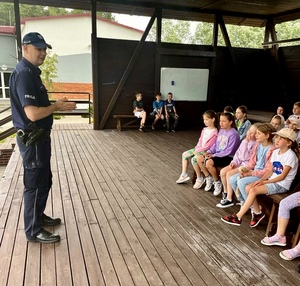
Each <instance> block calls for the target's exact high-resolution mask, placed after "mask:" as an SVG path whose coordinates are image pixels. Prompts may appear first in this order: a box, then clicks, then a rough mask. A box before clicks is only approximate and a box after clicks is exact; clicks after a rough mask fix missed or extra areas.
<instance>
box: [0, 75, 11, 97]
mask: <svg viewBox="0 0 300 286" xmlns="http://www.w3.org/2000/svg"><path fill="white" fill-rule="evenodd" d="M10 74H11V73H10V72H1V73H0V99H8V98H9V85H8V82H9V77H10Z"/></svg>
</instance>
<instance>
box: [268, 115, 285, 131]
mask: <svg viewBox="0 0 300 286" xmlns="http://www.w3.org/2000/svg"><path fill="white" fill-rule="evenodd" d="M270 123H271V124H272V125H273V127H274V128H275V130H276V131H279V130H280V129H282V128H284V119H283V117H282V116H281V117H280V115H274V116H273V117H272V119H271V121H270Z"/></svg>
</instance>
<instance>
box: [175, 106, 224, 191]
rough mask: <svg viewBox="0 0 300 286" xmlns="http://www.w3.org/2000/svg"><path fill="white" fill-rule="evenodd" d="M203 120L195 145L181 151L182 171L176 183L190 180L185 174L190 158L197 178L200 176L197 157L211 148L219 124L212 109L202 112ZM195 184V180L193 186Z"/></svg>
mask: <svg viewBox="0 0 300 286" xmlns="http://www.w3.org/2000/svg"><path fill="white" fill-rule="evenodd" d="M203 121H204V124H205V126H206V127H204V128H203V129H202V131H201V135H200V138H199V140H198V143H197V145H196V146H195V147H194V148H193V149H190V150H187V151H185V152H183V153H182V171H181V175H180V177H179V179H178V180H177V181H176V183H177V184H182V183H184V182H187V181H189V180H190V177H189V175H188V174H187V169H188V165H189V159H191V163H192V165H193V167H194V170H195V172H196V174H197V178H199V177H201V171H200V168H199V166H198V164H197V157H198V156H199V155H201V154H202V153H203V152H205V151H207V150H208V149H209V148H211V147H212V146H213V144H214V143H215V141H216V139H217V136H218V127H217V126H219V121H218V115H217V114H216V113H215V112H214V111H213V110H207V111H206V112H204V114H203ZM196 184H197V180H196V183H195V185H194V188H195V186H196Z"/></svg>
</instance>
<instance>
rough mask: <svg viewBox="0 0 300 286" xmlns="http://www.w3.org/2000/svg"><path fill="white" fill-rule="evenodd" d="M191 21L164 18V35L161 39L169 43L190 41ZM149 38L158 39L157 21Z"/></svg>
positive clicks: (150, 39) (151, 39)
mask: <svg viewBox="0 0 300 286" xmlns="http://www.w3.org/2000/svg"><path fill="white" fill-rule="evenodd" d="M190 25H191V24H190V22H188V21H180V20H170V19H163V20H162V36H161V41H162V42H167V43H181V44H183V43H190V42H191V31H190ZM147 40H149V41H156V22H155V23H154V24H153V26H152V29H151V31H150V33H149V35H148V38H147Z"/></svg>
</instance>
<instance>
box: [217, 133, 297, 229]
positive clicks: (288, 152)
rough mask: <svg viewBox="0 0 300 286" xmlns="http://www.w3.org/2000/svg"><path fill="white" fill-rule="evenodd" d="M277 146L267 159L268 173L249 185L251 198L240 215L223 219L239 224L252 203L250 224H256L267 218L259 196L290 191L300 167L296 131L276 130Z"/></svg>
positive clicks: (247, 200)
mask: <svg viewBox="0 0 300 286" xmlns="http://www.w3.org/2000/svg"><path fill="white" fill-rule="evenodd" d="M275 134H276V136H275V147H276V149H275V150H274V151H273V153H272V155H271V159H270V161H269V162H268V167H267V172H266V173H265V174H264V176H262V178H260V179H259V180H257V181H255V182H253V183H251V184H249V185H247V187H246V191H247V193H248V197H247V199H246V201H245V203H244V204H243V206H242V207H241V209H240V211H239V212H238V213H237V214H233V215H230V216H224V217H222V218H221V220H222V221H224V222H226V223H228V224H232V225H237V226H240V225H241V223H242V217H243V216H244V215H245V213H246V212H247V211H248V209H249V208H250V207H251V206H253V214H252V219H251V221H250V227H256V226H257V225H258V224H259V223H260V221H261V220H262V219H263V218H264V217H265V214H264V213H263V212H262V211H261V209H260V206H259V204H258V202H257V198H256V196H257V195H261V194H265V195H274V194H278V193H285V192H287V191H288V190H289V188H290V186H291V184H292V182H293V180H294V178H295V176H296V174H297V170H298V163H299V154H300V151H299V147H298V145H297V143H296V134H295V132H294V131H293V130H291V129H290V128H283V129H281V130H279V131H278V132H275Z"/></svg>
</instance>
